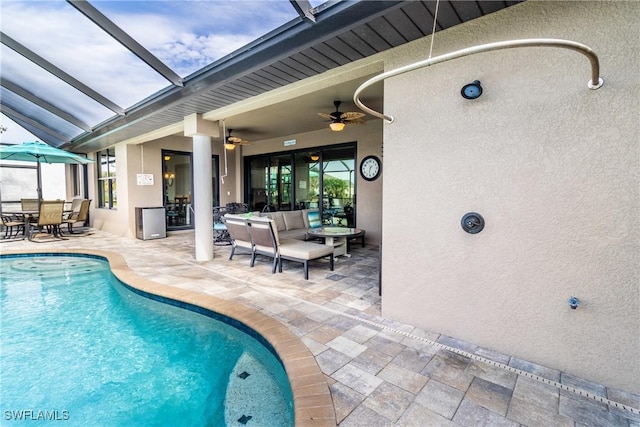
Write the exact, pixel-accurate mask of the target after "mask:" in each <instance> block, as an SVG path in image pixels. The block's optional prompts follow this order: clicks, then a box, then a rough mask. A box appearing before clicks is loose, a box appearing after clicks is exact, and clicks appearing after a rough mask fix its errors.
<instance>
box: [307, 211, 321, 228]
mask: <svg viewBox="0 0 640 427" xmlns="http://www.w3.org/2000/svg"><path fill="white" fill-rule="evenodd" d="M307 218H308V221H309V228H318V227H322V219H321V218H320V212H319V211H309V212H307Z"/></svg>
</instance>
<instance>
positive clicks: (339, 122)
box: [318, 101, 365, 132]
mask: <svg viewBox="0 0 640 427" xmlns="http://www.w3.org/2000/svg"><path fill="white" fill-rule="evenodd" d="M340 104H342V101H333V105H334V106H335V107H336V111H334V112H332V113H329V114H325V113H318V115H319V116H320V117H324V118H325V119H328V120H330V121H331V123H329V128H330V129H331V130H332V131H334V132H340V131H341V130H343V129H344V127H345V126H346V125H350V124H359V125H361V124H365V121H364V120H363V119H362V118H363V117H364V116H365V114H364V113H359V112H355V111H349V112H346V113H343V112H342V111H339V108H340Z"/></svg>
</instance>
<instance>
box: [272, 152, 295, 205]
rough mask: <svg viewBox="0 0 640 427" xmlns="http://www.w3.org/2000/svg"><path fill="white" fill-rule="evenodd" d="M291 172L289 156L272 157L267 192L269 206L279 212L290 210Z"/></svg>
mask: <svg viewBox="0 0 640 427" xmlns="http://www.w3.org/2000/svg"><path fill="white" fill-rule="evenodd" d="M292 178H293V176H292V170H291V154H285V155H282V156H274V157H272V158H271V168H270V170H269V180H270V182H269V190H270V192H271V198H270V199H271V204H273V205H275V207H276V209H277V210H279V211H290V210H291V209H292V206H291V200H292V196H293V194H292V188H291V184H292Z"/></svg>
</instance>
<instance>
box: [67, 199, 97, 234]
mask: <svg viewBox="0 0 640 427" xmlns="http://www.w3.org/2000/svg"><path fill="white" fill-rule="evenodd" d="M74 202H75V200H74ZM90 205H91V199H81V200H80V207H79V209H78V211H77V212H76V211H74V212H72V213H71V215H70V216H69V218H66V219H63V220H62V222H63V223H64V224H67V230H68V232H69V234H72V235H73V234H76V235H80V234H82V235H84V233H82V232H76V231H73V225H74V224H83V225H84V223H85V222H86V221H87V218H89V206H90Z"/></svg>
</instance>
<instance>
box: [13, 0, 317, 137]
mask: <svg viewBox="0 0 640 427" xmlns="http://www.w3.org/2000/svg"><path fill="white" fill-rule="evenodd" d="M90 3H91V4H92V5H93V6H94V7H95V8H96V9H98V10H99V11H100V12H101V13H102V14H104V15H106V16H107V17H108V18H109V19H110V20H111V21H113V22H114V23H115V24H116V25H118V26H119V27H120V28H121V29H123V30H124V31H126V32H127V33H128V34H129V35H130V36H132V37H133V38H134V39H135V40H136V41H138V43H140V44H141V45H142V46H144V47H145V48H146V49H147V50H149V51H150V52H151V53H153V54H154V55H155V56H156V57H157V58H159V59H160V60H161V61H162V62H164V63H165V65H167V66H168V67H169V68H171V69H172V70H173V71H174V72H176V73H177V74H178V75H179V76H181V77H182V78H185V77H187V76H189V75H190V74H192V73H194V72H196V71H197V70H199V69H201V68H203V67H205V66H208V65H209V64H211V63H213V62H215V61H217V60H220V59H221V58H224V57H225V56H226V55H229V54H231V53H232V52H234V51H236V50H237V49H240V48H242V47H243V46H245V45H247V44H248V43H251V42H252V41H254V40H257V39H259V38H261V37H263V36H264V35H265V34H267V33H269V32H270V31H273V30H274V29H276V28H278V27H280V26H282V25H284V24H286V23H287V22H289V21H291V20H293V19H296V18H297V16H298V15H297V13H296V11H295V9H294V8H293V7H292V6H291V3H290V2H289V0H224V1H223V0H181V1H174V0H161V1H151V0H149V1H129V0H112V1H102V0H92V1H90ZM321 3H323V1H319V0H313V1H312V2H311V4H312V6H317V5H319V4H321ZM0 13H1V15H2V20H1V21H0V27H1V29H2V32H3V33H5V34H6V35H8V36H9V37H11V38H13V39H14V40H16V41H17V42H19V43H21V44H22V45H24V46H26V47H27V48H29V49H31V50H32V51H34V52H35V53H37V54H38V55H40V56H42V57H43V58H45V59H46V60H47V61H49V62H51V63H53V64H54V65H56V66H57V67H59V68H60V69H62V70H63V71H64V72H65V73H68V74H70V75H71V76H73V77H74V78H76V79H78V80H79V81H81V82H82V83H84V84H86V85H87V86H89V87H91V88H92V89H94V90H96V91H97V92H98V93H100V94H101V95H104V96H106V97H107V98H108V99H110V100H111V101H113V102H115V103H116V104H117V105H119V106H120V107H123V108H125V109H126V108H128V107H131V106H132V105H135V104H136V103H138V102H140V101H142V100H143V99H145V98H147V97H149V96H151V95H153V94H154V93H156V92H158V91H160V90H162V89H164V88H166V87H168V86H170V83H169V81H167V80H166V79H164V78H163V77H162V76H160V75H158V74H157V73H156V72H155V71H153V70H152V69H151V68H150V67H149V66H147V65H146V64H145V63H144V62H142V61H141V60H140V59H138V58H137V57H136V56H135V55H133V54H132V53H131V52H129V51H128V50H127V49H125V48H124V47H123V46H122V45H120V44H119V43H118V42H117V41H115V40H114V39H113V38H111V37H110V36H108V35H107V34H106V33H104V32H103V31H102V30H101V29H99V28H98V27H97V26H96V25H94V24H93V23H92V22H91V21H90V20H89V19H87V18H86V17H85V16H84V15H82V14H81V13H80V12H79V11H77V10H76V9H75V8H74V7H72V6H71V5H69V4H68V3H67V2H66V1H64V0H26V1H25V0H0ZM0 49H1V51H0V58H1V63H0V76H1V77H2V78H3V79H8V80H10V81H12V82H13V83H15V84H18V85H20V86H21V87H23V88H25V89H28V90H29V91H31V92H32V93H34V94H36V96H38V97H39V98H41V99H43V100H45V101H47V102H49V103H51V104H53V105H56V106H59V105H64V109H65V110H66V111H67V112H69V113H73V115H75V116H76V117H78V118H79V119H81V120H83V121H84V122H85V123H87V124H89V125H91V126H94V125H96V124H99V123H101V122H102V121H104V120H106V119H108V118H109V117H111V116H113V115H114V112H113V111H111V110H109V109H107V108H106V107H104V106H102V105H100V104H98V103H97V102H95V101H93V100H90V99H88V98H87V97H86V96H85V95H82V94H81V93H79V92H78V91H77V90H76V89H73V88H71V87H70V86H69V85H67V84H66V83H63V82H61V81H59V80H58V79H55V78H52V76H51V75H50V74H49V73H47V72H44V71H42V70H41V69H39V67H37V66H35V65H33V64H32V63H30V61H28V60H27V59H25V58H23V57H22V56H20V55H19V54H17V53H15V52H14V51H13V50H11V49H10V48H8V47H6V46H4V45H2V46H0ZM1 90H2V92H0V96H2V97H4V98H5V100H6V101H5V102H11V100H12V99H15V96H14V95H13V94H12V93H9V91H7V90H6V89H4V88H2V89H1ZM12 97H13V98H12ZM61 100H64V102H61ZM35 108H36V110H37V109H38V108H39V107H35ZM1 119H2V124H3V125H4V126H6V127H7V128H8V130H7V132H4V133H3V134H2V135H0V138H2V140H1V141H0V142H3V143H6V142H12V143H15V142H13V138H14V135H15V137H20V138H23V136H21V135H20V136H18V133H17V132H16V130H15V129H13V128H14V127H15V126H16V124H15V123H14V122H12V121H10V120H9V119H8V118H7V117H6V116H5V115H1ZM68 132H69V133H70V134H73V133H78V132H79V129H78V128H76V127H75V126H71V127H70V128H69V129H68ZM10 139H11V140H10ZM33 139H34V138H30V139H29V140H33Z"/></svg>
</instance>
